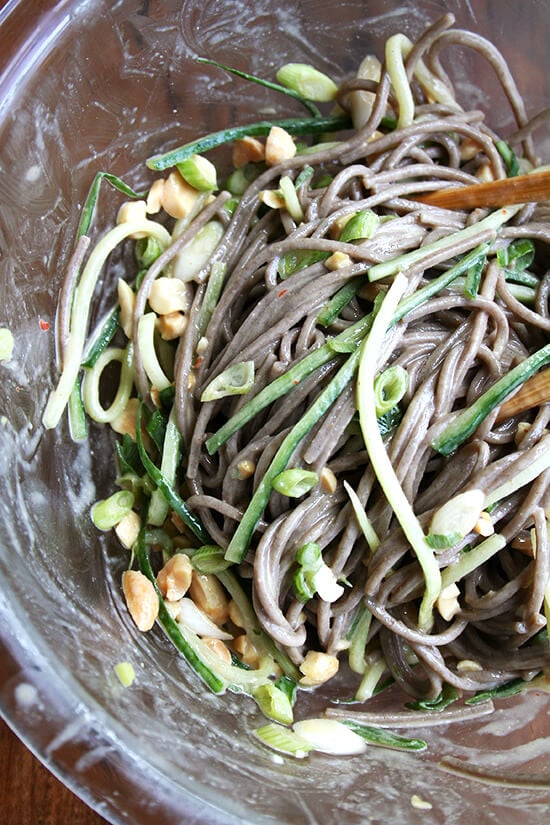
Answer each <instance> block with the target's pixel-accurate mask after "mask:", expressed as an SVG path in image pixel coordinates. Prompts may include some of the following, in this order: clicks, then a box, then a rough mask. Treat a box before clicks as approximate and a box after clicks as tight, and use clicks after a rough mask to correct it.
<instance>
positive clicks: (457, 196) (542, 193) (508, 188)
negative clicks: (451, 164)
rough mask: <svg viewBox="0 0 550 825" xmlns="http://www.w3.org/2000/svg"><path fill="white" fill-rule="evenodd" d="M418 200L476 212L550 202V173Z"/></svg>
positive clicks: (432, 194)
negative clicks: (477, 208) (486, 208)
mask: <svg viewBox="0 0 550 825" xmlns="http://www.w3.org/2000/svg"><path fill="white" fill-rule="evenodd" d="M414 199H415V200H418V201H421V202H422V203H428V204H431V205H432V206H442V207H443V208H445V209H475V208H476V207H483V206H511V205H512V204H514V203H532V202H538V201H544V200H548V199H550V170H545V171H542V172H532V173H531V174H530V175H517V176H516V177H514V178H502V179H501V180H492V181H488V182H486V183H473V184H471V185H468V186H453V187H451V188H450V189H438V190H437V191H435V192H428V193H426V194H425V195H418V196H416V195H415V198H414Z"/></svg>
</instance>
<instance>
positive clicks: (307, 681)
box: [300, 650, 340, 687]
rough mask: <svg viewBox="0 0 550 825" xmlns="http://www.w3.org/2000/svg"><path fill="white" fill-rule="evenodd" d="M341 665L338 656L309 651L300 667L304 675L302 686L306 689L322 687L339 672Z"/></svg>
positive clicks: (301, 680)
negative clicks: (316, 686)
mask: <svg viewBox="0 0 550 825" xmlns="http://www.w3.org/2000/svg"><path fill="white" fill-rule="evenodd" d="M339 665H340V663H339V661H338V659H337V658H336V656H331V655H330V653H323V651H321V650H309V651H308V652H307V653H306V657H305V659H304V661H303V662H302V664H301V665H300V670H301V672H302V673H303V674H304V675H303V677H302V678H301V679H300V684H301V685H304V686H306V687H313V686H314V685H322V684H323V683H324V682H328V680H329V679H332V677H333V676H334V675H335V674H336V673H337V672H338V668H339Z"/></svg>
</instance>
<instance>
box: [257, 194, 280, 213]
mask: <svg viewBox="0 0 550 825" xmlns="http://www.w3.org/2000/svg"><path fill="white" fill-rule="evenodd" d="M258 198H259V199H260V200H261V202H262V203H265V205H266V206H269V207H270V208H271V209H282V208H283V207H284V206H285V199H284V198H283V196H282V195H280V194H279V192H278V191H277V190H276V189H262V191H261V192H258Z"/></svg>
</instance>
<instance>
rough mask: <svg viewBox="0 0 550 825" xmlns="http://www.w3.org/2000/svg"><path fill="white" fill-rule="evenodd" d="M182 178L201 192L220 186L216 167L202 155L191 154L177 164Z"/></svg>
mask: <svg viewBox="0 0 550 825" xmlns="http://www.w3.org/2000/svg"><path fill="white" fill-rule="evenodd" d="M177 167H178V171H179V173H180V175H181V176H182V178H183V179H184V180H186V181H187V183H188V184H189V185H190V186H192V187H193V188H194V189H198V190H199V192H209V191H212V190H213V189H217V188H218V181H217V173H216V167H215V166H214V164H213V163H212V161H211V160H208V158H205V157H203V156H202V155H197V154H193V155H189V157H188V158H185V159H184V160H182V161H180V163H178V164H177Z"/></svg>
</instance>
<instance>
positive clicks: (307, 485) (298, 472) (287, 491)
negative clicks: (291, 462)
mask: <svg viewBox="0 0 550 825" xmlns="http://www.w3.org/2000/svg"><path fill="white" fill-rule="evenodd" d="M318 481H319V476H318V475H317V473H315V472H313V470H302V469H300V468H299V467H293V468H292V469H290V470H283V472H282V473H279V474H278V475H276V476H275V478H274V479H273V482H272V487H273V489H274V490H276V491H277V492H278V493H281V495H283V496H289V497H290V498H300V496H303V495H305V494H306V493H308V492H309V491H310V490H311V489H313V487H315V485H316V484H317V482H318Z"/></svg>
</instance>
